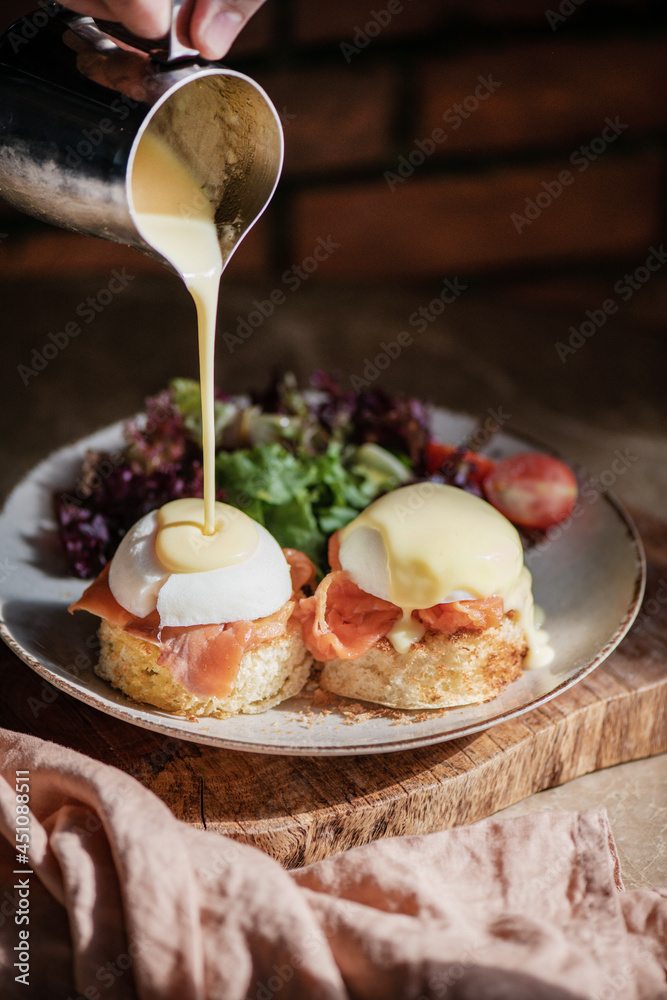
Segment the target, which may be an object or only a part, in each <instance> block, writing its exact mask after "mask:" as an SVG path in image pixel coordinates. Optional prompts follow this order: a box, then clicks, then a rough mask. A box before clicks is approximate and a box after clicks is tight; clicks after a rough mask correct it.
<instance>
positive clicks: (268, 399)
mask: <svg viewBox="0 0 667 1000" xmlns="http://www.w3.org/2000/svg"><path fill="white" fill-rule="evenodd" d="M313 390H315V391H313ZM215 410H216V488H217V498H218V499H219V500H223V501H225V502H227V503H231V504H234V505H235V506H237V507H240V508H241V509H243V510H244V511H245V512H246V513H247V514H249V515H250V516H251V517H253V518H254V519H255V520H256V521H259V522H260V523H261V524H263V525H265V526H266V528H267V529H268V530H269V531H270V532H271V533H272V534H273V535H274V536H275V537H276V539H277V540H278V542H279V543H280V545H281V546H283V547H285V548H286V547H291V548H297V549H301V550H302V551H303V552H305V553H306V554H307V555H309V556H310V558H311V559H313V561H314V562H315V563H316V565H317V566H318V568H319V569H320V571H321V572H322V573H324V572H326V568H327V562H326V545H327V539H328V537H329V536H330V535H331V534H332V533H333V532H334V531H336V530H337V529H338V528H341V527H343V526H344V525H345V524H347V523H348V522H349V521H351V520H352V519H353V518H354V517H356V515H357V514H358V512H359V511H360V510H362V509H363V508H364V507H366V506H367V505H368V504H369V503H370V502H371V501H372V500H373V499H374V498H375V497H377V496H379V495H380V494H381V493H383V492H385V491H387V490H391V489H394V488H395V487H396V486H399V485H402V484H403V483H406V482H410V481H414V480H416V479H426V478H428V479H436V480H438V481H440V482H450V483H452V484H454V485H457V486H461V487H462V488H464V489H468V490H470V491H471V492H474V493H477V494H478V495H481V492H482V487H481V477H480V470H481V469H482V468H483V463H485V462H488V460H487V459H482V458H479V461H478V459H477V456H475V455H474V453H471V452H468V451H465V450H464V449H459V448H455V447H450V446H444V445H442V444H440V443H439V442H435V441H434V439H433V436H432V434H431V431H430V429H429V413H428V409H427V407H425V406H424V404H423V403H421V402H419V401H418V400H416V399H411V398H406V397H404V396H398V395H395V396H392V395H389V394H387V393H386V392H384V391H383V390H382V389H373V390H370V391H367V392H362V393H354V392H345V391H343V389H342V388H341V385H340V383H339V382H338V381H337V380H336V379H335V378H332V377H331V376H330V375H327V374H325V373H317V374H316V375H315V376H314V377H313V379H312V388H311V390H310V391H304V390H303V389H301V388H299V386H298V385H297V383H296V379H295V378H294V376H293V375H291V374H286V375H283V376H282V377H279V378H276V379H275V380H274V381H273V383H272V384H271V385H270V386H269V388H268V389H267V390H266V391H265V392H263V393H261V394H256V395H254V396H252V397H251V398H250V399H249V400H239V399H236V398H232V397H229V396H224V395H222V394H219V395H218V397H217V399H216V403H215ZM125 440H126V444H125V446H124V447H123V448H122V449H120V450H119V451H118V452H115V453H109V452H88V454H87V456H86V459H85V461H84V465H83V468H82V470H81V475H80V477H79V479H78V480H77V482H76V484H74V485H73V487H72V489H71V490H70V491H68V492H65V493H59V494H57V495H56V496H55V497H54V503H55V511H56V517H57V521H58V533H59V537H60V540H61V543H62V546H63V549H64V552H65V555H66V558H67V564H68V569H69V571H70V572H71V573H72V574H74V575H75V576H79V577H83V578H84V579H89V578H91V577H93V576H96V575H97V574H98V573H99V572H100V570H101V569H102V568H103V567H104V566H105V565H106V563H107V562H108V561H109V560H110V559H111V557H112V555H113V553H114V552H115V550H116V548H117V546H118V544H119V542H120V540H121V538H122V537H123V535H124V534H125V532H126V531H127V530H128V529H129V528H130V527H131V526H132V525H133V524H134V523H135V522H136V521H137V520H138V519H139V518H140V517H142V516H143V515H144V514H146V513H148V511H150V510H153V509H155V508H156V507H159V506H161V505H162V504H164V503H166V502H167V501H169V500H175V499H178V498H180V497H187V496H202V488H203V476H202V452H201V398H200V391H199V384H198V383H197V382H195V381H192V380H190V379H182V378H177V379H174V380H173V381H172V382H171V383H170V384H169V387H168V389H165V390H164V391H162V392H160V393H159V394H158V395H157V396H153V397H151V398H149V399H147V400H146V404H145V412H144V413H143V414H142V415H141V416H140V417H137V418H135V419H132V420H129V421H127V423H126V425H125ZM443 449H444V451H443ZM434 459H437V461H436V464H434Z"/></svg>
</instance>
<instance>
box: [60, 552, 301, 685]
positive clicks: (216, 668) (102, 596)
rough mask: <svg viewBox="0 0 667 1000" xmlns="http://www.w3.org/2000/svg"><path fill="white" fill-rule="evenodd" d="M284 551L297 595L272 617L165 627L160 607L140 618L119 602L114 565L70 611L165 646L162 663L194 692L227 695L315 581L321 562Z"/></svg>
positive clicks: (278, 633) (277, 635)
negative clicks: (253, 652) (112, 583)
mask: <svg viewBox="0 0 667 1000" xmlns="http://www.w3.org/2000/svg"><path fill="white" fill-rule="evenodd" d="M283 551H284V554H285V558H286V559H287V562H288V563H289V567H290V573H291V578H292V589H293V592H294V597H293V598H292V599H291V600H289V601H287V602H286V603H285V604H283V605H282V607H280V608H278V610H277V611H275V612H274V613H273V614H272V615H267V616H266V617H265V618H257V619H256V620H255V621H236V622H229V623H227V624H225V625H188V626H181V627H175V626H169V627H165V628H161V626H160V619H159V615H158V613H157V611H152V612H151V613H150V614H149V615H147V616H146V617H145V618H135V617H133V615H131V614H130V612H129V611H126V610H125V608H123V607H122V605H120V604H119V603H118V601H117V600H116V598H115V597H114V596H113V594H112V593H111V589H110V587H109V566H108V565H107V566H105V567H104V569H103V570H102V572H101V573H100V575H99V576H98V577H97V579H95V580H93V582H92V583H91V584H90V586H89V587H88V588H87V589H86V590H85V591H84V592H83V594H82V596H81V597H80V599H79V600H78V601H75V602H74V603H73V604H72V605H70V608H69V610H70V612H74V611H89V612H90V613H91V614H93V615H97V616H98V617H99V618H104V619H105V620H106V621H108V622H109V624H111V625H115V626H117V627H119V628H122V629H123V630H124V631H125V632H127V633H128V635H131V636H134V637H135V638H137V639H141V640H143V641H144V642H149V643H151V645H154V646H158V647H160V655H159V657H158V661H157V662H158V664H159V665H160V666H164V667H166V668H167V669H168V670H169V672H170V673H171V675H172V676H173V677H174V679H175V680H176V681H178V682H179V683H180V684H182V685H183V687H185V688H186V689H187V690H188V691H190V692H191V693H192V694H194V695H197V697H200V698H207V697H212V698H224V697H226V696H227V695H229V694H230V693H231V691H232V689H233V687H234V682H235V680H236V677H237V675H238V672H239V667H240V665H241V659H242V658H243V655H244V654H245V653H246V652H247V651H248V650H250V649H255V648H256V647H257V646H260V645H261V644H262V643H264V642H271V641H273V640H274V639H279V638H280V637H281V636H282V635H284V634H285V631H286V629H287V624H288V622H289V620H290V618H291V617H292V615H293V614H294V611H295V608H296V598H297V597H298V596H300V595H301V592H302V590H301V588H302V587H303V586H305V584H306V583H308V582H314V580H315V566H314V565H313V563H312V562H311V561H310V559H309V558H308V557H307V556H306V555H304V553H303V552H299V551H298V550H297V549H284V550H283Z"/></svg>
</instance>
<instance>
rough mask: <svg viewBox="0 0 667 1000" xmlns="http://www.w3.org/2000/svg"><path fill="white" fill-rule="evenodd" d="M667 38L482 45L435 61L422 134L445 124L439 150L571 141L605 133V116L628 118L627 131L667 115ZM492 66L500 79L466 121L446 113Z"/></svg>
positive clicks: (425, 83)
mask: <svg viewBox="0 0 667 1000" xmlns="http://www.w3.org/2000/svg"><path fill="white" fill-rule="evenodd" d="M666 64H667V41H666V40H663V39H657V40H655V41H652V40H650V39H647V40H642V41H623V40H615V41H611V42H598V43H580V42H578V43H572V42H563V41H559V42H558V43H557V44H545V43H541V42H540V43H534V44H530V45H523V46H520V47H516V46H513V47H512V48H509V49H502V50H498V49H488V48H487V49H483V50H481V51H477V50H476V51H475V52H474V53H469V54H466V55H465V56H462V57H459V58H456V59H449V60H447V61H444V60H443V61H441V62H434V61H430V62H428V63H426V65H424V67H423V69H422V71H421V73H420V90H421V94H422V100H423V107H422V112H421V115H420V116H419V117H418V120H417V124H416V126H415V138H424V137H426V136H428V135H430V134H431V132H432V130H433V129H434V128H439V127H440V128H444V129H445V131H446V133H447V139H446V140H445V141H444V142H442V144H441V145H439V146H438V154H439V155H447V154H449V153H451V152H454V151H456V152H460V151H462V150H483V149H510V148H513V147H514V148H518V147H523V146H544V145H549V144H553V143H568V144H570V145H571V149H576V148H577V146H578V145H579V144H580V143H581V142H586V141H587V140H589V139H593V138H594V137H595V136H597V135H599V134H600V132H601V130H602V128H603V126H604V120H605V118H606V117H611V118H612V119H613V118H615V117H616V116H617V115H618V116H619V118H620V119H621V122H622V123H625V124H628V125H629V128H628V129H627V132H626V133H623V134H627V135H628V136H633V135H636V134H637V133H639V132H642V131H645V130H650V129H655V128H658V127H660V126H662V125H664V124H665V123H667V80H666V79H665V65H666ZM489 74H490V75H491V76H492V78H493V80H494V81H499V82H500V84H501V86H500V87H499V88H498V89H497V90H495V91H494V92H493V93H492V94H491V95H490V96H488V97H487V98H486V99H485V100H481V101H480V102H479V106H478V107H477V109H476V110H473V111H472V112H471V113H470V115H469V117H468V118H466V119H465V120H461V123H460V127H459V128H457V129H454V128H452V123H451V120H450V123H449V124H447V123H446V122H444V121H443V114H444V113H446V112H447V111H448V109H451V108H452V107H453V105H455V104H457V103H459V104H460V103H461V102H462V101H463V100H464V99H465V98H466V97H467V96H468V95H473V94H474V91H475V88H476V87H477V86H478V78H479V77H483V78H487V77H488V76H489Z"/></svg>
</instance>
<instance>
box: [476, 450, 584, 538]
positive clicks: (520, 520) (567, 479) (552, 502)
mask: <svg viewBox="0 0 667 1000" xmlns="http://www.w3.org/2000/svg"><path fill="white" fill-rule="evenodd" d="M483 486H484V493H485V495H486V498H487V500H488V501H489V503H491V504H493V506H494V507H495V508H496V509H497V510H499V511H500V513H501V514H504V515H505V517H506V518H508V519H509V520H510V521H512V522H513V523H514V524H519V525H521V526H522V527H524V528H539V529H542V530H543V529H544V528H549V527H551V525H552V524H558V523H559V521H563V520H565V518H566V517H567V516H568V514H569V513H570V512H571V510H572V508H573V507H574V505H575V503H576V502H577V495H578V492H579V490H578V486H577V480H576V478H575V475H574V473H573V472H572V469H570V468H569V466H567V465H565V463H564V462H561V461H560V460H559V459H557V458H552V457H551V455H541V454H539V453H538V452H532V451H530V452H522V453H521V454H519V455H511V456H510V457H509V458H505V459H503V461H502V462H499V463H498V464H497V465H496V467H495V469H493V470H492V471H491V472H489V473H488V475H487V476H486V477H485V479H484V484H483Z"/></svg>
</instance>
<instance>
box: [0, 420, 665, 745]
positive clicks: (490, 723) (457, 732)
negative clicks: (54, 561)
mask: <svg viewBox="0 0 667 1000" xmlns="http://www.w3.org/2000/svg"><path fill="white" fill-rule="evenodd" d="M433 410H434V411H436V410H437V411H440V413H442V414H445V415H447V416H451V417H454V418H467V417H468V415H467V414H463V413H455V412H453V411H447V410H446V409H445V408H443V407H433ZM124 422H125V421H119V422H118V423H117V424H113V425H110V426H107V427H105V428H101V429H100V431H98V432H93V433H91V435H87V436H86V437H84V438H81V439H79V440H77V441H75V442H73V443H72V444H73V445H80V446H83V445H85V443H86V441H88V440H89V438H90V437H92V436H93V434H95V433H101V432H104V431H111V430H112V429H113V428H115V427H119V428H120V427H122V425H123V423H124ZM512 436H513V437H514V438H515V439H516V440H517V441H523V442H525V443H526V444H527V445H528V446H529V447H530V448H532V449H534V448H540V449H542V450H543V451H544V452H547V453H549V454H552V455H558V452H557V451H555V450H554V449H552V448H549V447H548V446H545V445H542V444H540V443H538V442H537V441H535V440H534V439H533V438H532V436H531V435H529V434H523V433H521V434H516V435H512ZM67 447H68V446H67V445H63V446H62V448H67ZM60 450H61V449H60V448H59V449H56V452H52V453H51V454H50V455H48V456H47V457H46V458H45V459H43V460H42V462H39V463H38V464H37V466H35V467H34V468H33V469H32V470H30V471H29V472H28V473H26V475H25V476H23V477H22V479H21V480H20V481H19V482H18V483H17V484H16V485H15V486H14V488H13V489H12V491H11V492H10V493H9V495H8V496H7V497H6V499H5V501H4V503H3V507H2V511H0V516H2V514H4V510H5V507H6V505H7V504H8V503H9V500H10V498H11V497H12V496H13V494H14V493H15V492H16V491H17V490H18V489H20V487H21V486H22V485H23V484H25V483H26V482H27V481H29V480H30V479H31V477H32V476H33V475H34V473H35V472H36V470H37V469H38V468H39V467H40V466H41V465H42V464H43V463H45V462H47V461H48V460H49V459H50V458H51V457H52V456H53V455H54V454H56V453H57V452H58V451H60ZM569 464H570V466H571V467H572V468H573V469H575V470H576V471H577V473H578V475H579V477H582V476H586V473H585V471H584V470H582V469H581V467H579V466H577V465H576V463H572V462H570V463H569ZM602 498H603V500H604V502H605V503H607V504H609V505H610V507H611V508H612V510H613V511H614V513H615V514H616V516H617V517H618V519H619V521H620V522H621V524H622V526H623V527H624V528H625V530H626V532H627V535H628V539H629V541H630V543H631V545H632V547H633V553H634V557H635V576H634V581H633V596H632V598H631V600H630V602H629V604H628V607H627V609H626V611H625V614H624V615H623V617H622V618H621V620H620V621H619V623H618V626H617V628H616V630H615V632H614V633H613V635H611V636H610V638H609V640H608V641H607V642H606V643H605V645H604V646H603V647H602V648H601V649H600V650H599V651H598V653H597V654H596V655H595V656H594V657H593V658H592V659H591V660H590V661H589V662H588V663H587V664H585V665H583V666H582V667H580V668H579V670H578V671H576V672H575V673H574V674H572V675H571V676H569V677H567V678H565V679H564V680H563V681H562V682H561V683H560V684H559V685H557V686H556V687H554V688H553V689H552V690H551V691H548V692H547V693H546V694H544V695H541V696H538V697H536V698H533V699H531V700H530V702H528V703H526V704H524V705H522V706H519V707H516V708H513V709H509V710H507V711H504V712H499V713H498V715H495V716H493V717H491V718H487V719H484V720H482V721H480V722H478V723H472V724H467V725H462V726H461V727H459V728H458V729H454V730H449V731H448V732H446V733H443V734H440V735H431V736H421V737H419V736H418V737H412V738H410V737H409V736H408V737H406V738H404V739H399V738H396V739H392V740H390V741H385V742H376V743H373V744H372V745H370V744H361V745H355V744H354V743H353V742H352V741H351V742H350V743H349V744H347V743H346V744H345V745H343V746H337V747H331V746H327V747H317V746H305V745H303V744H299V743H295V744H294V745H289V744H282V745H280V746H276V745H272V744H271V743H266V742H264V743H251V742H245V741H241V740H237V739H234V738H223V739H221V738H220V737H218V736H215V735H211V734H208V733H206V732H197V731H196V726H197V723H196V722H195V723H194V724H193V723H192V722H190V720H188V719H186V718H182V717H180V716H173V717H170V722H169V724H165V723H163V722H162V721H161V719H162V718H164V717H165V716H166V714H167V713H162V712H160V710H158V709H152V708H151V706H149V705H146V706H144V705H141V706H137V705H135V704H134V703H132V702H131V701H130V699H127V706H125V705H114V704H111V703H107V702H101V701H100V699H99V698H97V697H96V696H95V695H91V694H89V693H88V692H87V691H86V690H84V689H82V688H81V687H79V686H78V685H77V684H76V683H73V682H72V681H69V680H67V678H64V677H61V676H60V675H59V674H56V673H54V672H53V671H52V670H50V669H49V668H48V667H46V666H44V664H42V663H41V662H40V661H39V660H38V659H37V658H36V657H35V656H33V655H32V654H31V653H30V652H28V651H27V650H26V649H24V647H23V646H21V644H20V643H19V642H17V640H16V639H15V638H14V636H13V635H12V633H11V631H10V630H9V628H8V627H7V625H6V623H5V621H4V618H0V638H2V639H3V641H4V642H5V643H6V645H7V646H8V647H9V648H10V649H11V650H12V652H14V653H15V654H16V656H18V658H19V659H20V660H22V661H23V662H24V663H26V664H27V665H28V666H29V667H30V668H31V669H32V670H34V671H35V672H36V673H37V674H39V676H41V677H42V678H43V679H44V680H46V681H48V682H49V683H50V684H52V685H53V686H54V687H56V688H58V690H60V691H63V692H64V693H65V694H68V695H71V696H72V697H73V698H75V699H76V700H77V701H81V702H83V703H84V704H86V705H88V706H89V707H91V708H95V709H97V710H98V711H102V712H104V713H105V714H106V715H111V716H112V717H114V718H117V719H120V720H121V721H122V722H126V723H130V724H131V725H136V726H139V727H140V728H143V729H147V730H149V731H151V732H155V733H158V734H160V735H163V736H167V737H169V738H172V739H182V740H185V741H187V742H194V743H198V744H205V745H209V746H215V747H218V748H221V749H228V750H237V751H242V752H244V753H262V754H269V755H271V756H297V757H345V756H357V755H370V754H383V753H385V754H386V753H397V752H400V751H402V750H415V749H419V748H420V747H426V746H433V745H435V744H438V743H446V742H449V741H450V740H454V739H460V738H462V737H464V736H472V735H474V734H475V733H479V732H484V731H486V730H488V729H491V728H493V727H494V726H497V725H499V724H500V723H502V722H507V721H509V720H510V719H515V718H517V717H518V716H521V715H524V714H525V713H526V712H529V711H532V710H533V709H535V708H539V707H540V705H544V704H545V703H546V702H548V701H551V700H552V699H553V698H555V697H557V696H558V695H559V694H562V693H563V692H564V691H567V690H568V689H569V688H571V687H573V686H574V685H575V684H577V683H579V681H581V680H583V678H584V677H586V676H587V675H588V674H590V673H591V672H592V671H593V670H595V668H596V667H598V666H599V665H600V664H601V663H602V662H603V661H604V660H606V659H607V657H608V656H609V655H610V653H612V652H613V651H614V649H616V647H617V646H618V644H619V643H620V642H621V640H622V639H623V637H624V636H625V635H626V634H627V633H628V631H629V630H630V628H631V626H632V623H633V622H634V620H635V618H636V616H637V614H638V612H639V608H640V606H641V602H642V599H643V596H644V589H645V586H646V556H645V553H644V548H643V545H642V542H641V538H640V536H639V532H638V530H637V527H636V525H635V524H634V522H633V520H632V518H631V517H630V515H629V513H628V511H627V510H626V508H625V506H624V505H623V504H622V503H621V501H620V500H619V499H618V498H617V497H616V496H615V495H614V494H613V493H610V492H609V491H605V492H604V493H603V494H602ZM141 713H144V714H147V715H148V716H149V718H142V717H141ZM174 719H177V720H178V721H179V722H182V724H183V725H182V726H176V727H175V726H174V725H173V721H174ZM186 726H187V727H188V728H185V727H186ZM396 728H398V727H396ZM353 729H354V727H353V726H351V727H350V735H351V736H352V735H353Z"/></svg>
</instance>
